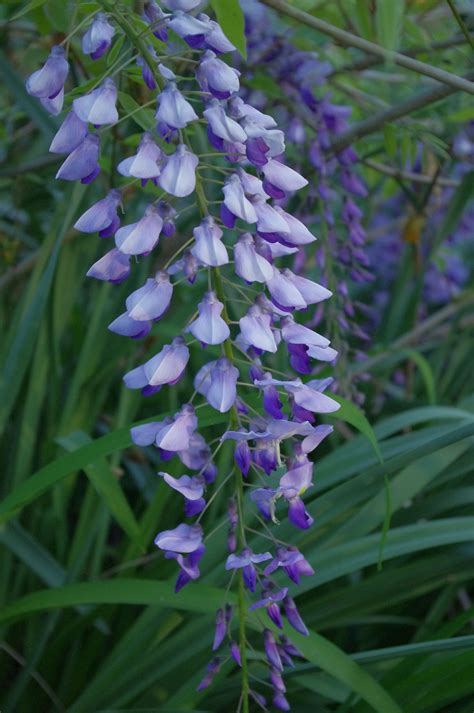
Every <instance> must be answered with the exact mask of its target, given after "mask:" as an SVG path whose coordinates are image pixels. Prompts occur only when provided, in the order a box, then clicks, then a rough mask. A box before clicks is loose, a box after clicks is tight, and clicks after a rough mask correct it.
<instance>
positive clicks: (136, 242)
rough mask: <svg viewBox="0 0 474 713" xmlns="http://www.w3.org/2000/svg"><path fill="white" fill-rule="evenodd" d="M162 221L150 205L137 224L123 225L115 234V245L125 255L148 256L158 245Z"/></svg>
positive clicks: (157, 212)
mask: <svg viewBox="0 0 474 713" xmlns="http://www.w3.org/2000/svg"><path fill="white" fill-rule="evenodd" d="M162 226H163V219H162V217H161V216H160V213H159V211H158V209H157V208H156V207H155V206H153V205H151V206H148V208H147V209H146V211H145V214H144V216H143V218H141V220H139V221H138V223H131V224H130V225H124V226H123V227H122V228H120V230H118V231H117V232H116V233H115V244H116V246H117V247H118V249H119V250H120V251H121V252H123V253H125V254H126V255H148V253H150V252H151V251H152V250H153V248H154V247H155V245H156V244H157V243H158V240H159V237H160V233H161V228H162Z"/></svg>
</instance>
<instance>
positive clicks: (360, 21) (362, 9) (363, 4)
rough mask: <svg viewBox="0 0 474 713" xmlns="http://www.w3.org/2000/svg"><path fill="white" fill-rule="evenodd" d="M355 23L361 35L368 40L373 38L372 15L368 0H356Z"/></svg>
mask: <svg viewBox="0 0 474 713" xmlns="http://www.w3.org/2000/svg"><path fill="white" fill-rule="evenodd" d="M354 24H355V26H356V29H357V32H358V33H359V35H360V36H361V37H364V38H365V39H366V40H371V39H372V37H373V28H372V15H371V12H370V6H369V3H368V2H367V0H356V2H355V8H354Z"/></svg>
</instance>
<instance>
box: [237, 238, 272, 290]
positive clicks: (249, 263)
mask: <svg viewBox="0 0 474 713" xmlns="http://www.w3.org/2000/svg"><path fill="white" fill-rule="evenodd" d="M234 260H235V272H236V274H237V275H238V276H239V277H241V278H242V279H243V280H245V281H246V282H249V283H250V282H266V281H267V280H270V279H271V278H272V275H273V268H272V265H271V263H270V262H269V261H268V260H266V259H265V257H263V255H260V254H259V253H258V252H257V248H256V246H255V241H254V239H253V236H252V235H251V234H250V233H244V234H243V235H241V236H240V238H239V239H238V241H237V243H236V244H235V248H234Z"/></svg>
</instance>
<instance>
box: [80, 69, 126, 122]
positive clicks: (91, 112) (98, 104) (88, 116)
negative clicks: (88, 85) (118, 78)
mask: <svg viewBox="0 0 474 713" xmlns="http://www.w3.org/2000/svg"><path fill="white" fill-rule="evenodd" d="M116 103H117V87H116V86H115V82H114V80H113V79H110V77H108V78H106V79H104V81H103V83H102V84H101V85H100V87H97V89H93V90H92V91H91V92H89V94H86V95H85V96H83V97H79V98H78V99H74V101H73V103H72V107H73V110H74V112H75V113H76V114H77V116H78V117H79V119H81V120H82V121H88V122H89V123H90V124H94V126H104V125H106V124H115V123H116V122H117V121H118V112H117V107H116V106H115V105H116Z"/></svg>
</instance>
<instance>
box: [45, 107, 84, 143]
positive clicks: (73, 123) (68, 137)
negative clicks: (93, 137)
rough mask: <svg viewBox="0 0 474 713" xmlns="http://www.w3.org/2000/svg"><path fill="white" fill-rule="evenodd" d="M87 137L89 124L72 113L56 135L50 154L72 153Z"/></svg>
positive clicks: (67, 116)
mask: <svg viewBox="0 0 474 713" xmlns="http://www.w3.org/2000/svg"><path fill="white" fill-rule="evenodd" d="M86 136H87V123H86V122H85V121H81V119H79V117H78V116H77V115H76V114H75V113H74V112H73V111H70V112H69V114H67V115H66V118H65V119H64V121H63V123H62V124H61V126H60V127H59V129H58V131H57V132H56V134H55V135H54V138H53V140H52V142H51V146H50V147H49V150H50V153H59V154H61V153H67V154H69V153H71V151H74V149H75V148H77V147H78V146H79V144H80V143H82V141H83V140H84V139H85V137H86Z"/></svg>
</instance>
